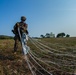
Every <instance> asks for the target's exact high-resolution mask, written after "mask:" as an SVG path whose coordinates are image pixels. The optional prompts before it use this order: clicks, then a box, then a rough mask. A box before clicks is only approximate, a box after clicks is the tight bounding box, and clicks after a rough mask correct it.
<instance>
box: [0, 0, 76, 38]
mask: <svg viewBox="0 0 76 75" xmlns="http://www.w3.org/2000/svg"><path fill="white" fill-rule="evenodd" d="M21 16H26V18H27V20H26V23H27V24H28V31H29V35H30V36H31V37H39V36H40V35H42V34H43V35H45V34H46V33H51V32H53V33H54V34H55V35H57V34H58V33H61V32H64V33H65V34H69V35H70V36H71V37H75V36H76V32H75V31H76V0H0V35H9V36H14V35H13V33H12V32H11V30H12V29H13V26H14V25H15V23H16V22H20V17H21Z"/></svg>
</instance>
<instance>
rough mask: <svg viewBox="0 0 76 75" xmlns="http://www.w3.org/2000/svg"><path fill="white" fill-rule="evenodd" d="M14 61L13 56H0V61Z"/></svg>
mask: <svg viewBox="0 0 76 75" xmlns="http://www.w3.org/2000/svg"><path fill="white" fill-rule="evenodd" d="M14 59H15V57H14V56H12V55H7V56H6V55H3V54H0V60H11V61H12V60H14Z"/></svg>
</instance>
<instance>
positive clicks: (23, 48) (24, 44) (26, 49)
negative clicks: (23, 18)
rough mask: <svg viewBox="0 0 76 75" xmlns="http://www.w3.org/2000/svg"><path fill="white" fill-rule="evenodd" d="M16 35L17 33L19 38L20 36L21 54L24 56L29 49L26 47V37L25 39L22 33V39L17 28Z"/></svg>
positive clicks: (24, 34)
mask: <svg viewBox="0 0 76 75" xmlns="http://www.w3.org/2000/svg"><path fill="white" fill-rule="evenodd" d="M18 33H19V36H20V39H21V44H22V51H23V54H24V55H26V54H27V53H28V49H29V47H28V46H27V45H26V43H27V40H28V37H27V38H26V33H23V34H22V37H21V33H20V28H19V27H18Z"/></svg>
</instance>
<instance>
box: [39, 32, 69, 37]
mask: <svg viewBox="0 0 76 75" xmlns="http://www.w3.org/2000/svg"><path fill="white" fill-rule="evenodd" d="M40 37H41V38H51V37H53V38H54V37H56V38H59V37H70V35H69V34H65V33H64V32H62V33H58V34H57V35H56V36H55V34H53V33H52V32H51V33H46V34H45V35H40Z"/></svg>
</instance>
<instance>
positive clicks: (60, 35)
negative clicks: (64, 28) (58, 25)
mask: <svg viewBox="0 0 76 75" xmlns="http://www.w3.org/2000/svg"><path fill="white" fill-rule="evenodd" d="M64 36H65V33H58V34H57V37H64Z"/></svg>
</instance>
